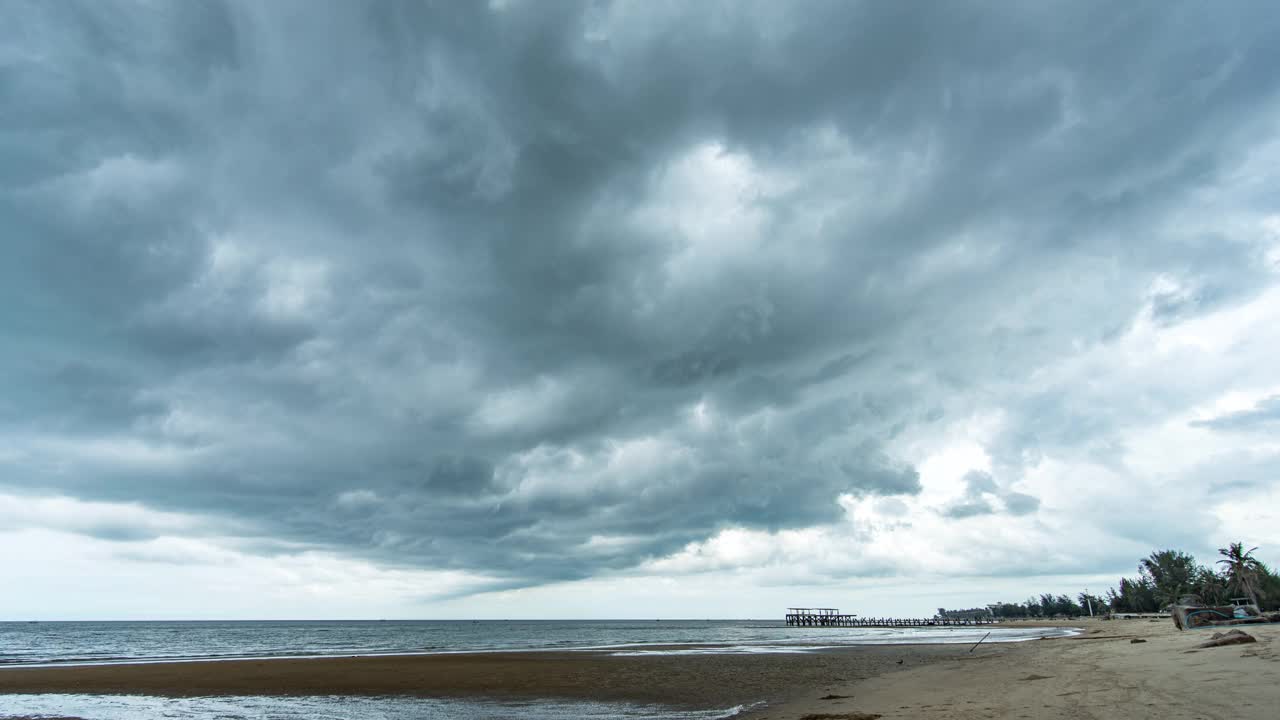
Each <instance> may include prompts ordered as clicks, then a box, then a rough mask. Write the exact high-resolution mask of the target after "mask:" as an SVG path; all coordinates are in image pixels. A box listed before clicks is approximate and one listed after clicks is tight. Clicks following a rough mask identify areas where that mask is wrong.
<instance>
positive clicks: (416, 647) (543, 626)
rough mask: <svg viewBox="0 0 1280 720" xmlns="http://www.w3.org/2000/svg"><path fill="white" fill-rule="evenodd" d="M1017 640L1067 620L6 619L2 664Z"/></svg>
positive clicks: (1057, 631)
mask: <svg viewBox="0 0 1280 720" xmlns="http://www.w3.org/2000/svg"><path fill="white" fill-rule="evenodd" d="M988 632H990V633H991V637H989V638H988V639H987V640H986V642H1017V641H1022V640H1034V639H1036V638H1040V637H1052V636H1057V635H1064V634H1069V633H1070V632H1071V631H1070V630H1066V629H1063V628H1014V627H999V626H995V627H992V626H977V627H960V628H942V627H921V628H806V627H787V626H786V625H785V624H784V623H783V622H782V621H781V620H662V621H655V620H647V621H639V620H579V621H563V620H510V621H508V620H480V621H471V620H466V621H458V620H443V621H442V620H395V621H238V622H39V623H15V622H8V623H0V667H3V666H15V665H22V666H30V665H73V664H74V665H83V664H100V663H121V662H154V661H159V660H163V661H175V660H218V659H227V660H230V659H244V658H285V657H314V656H350V655H400V654H436V653H454V652H494V651H531V650H569V651H606V652H614V653H618V654H624V653H625V654H632V653H638V652H645V653H659V652H661V653H686V652H688V653H693V652H697V653H704V652H705V653H723V652H733V653H759V652H766V653H767V652H809V651H813V650H817V649H821V648H830V647H839V646H846V645H880V644H919V643H973V642H977V641H978V640H979V639H981V638H982V637H983V636H984V635H986V634H987V633H988Z"/></svg>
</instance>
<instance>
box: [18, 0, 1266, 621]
mask: <svg viewBox="0 0 1280 720" xmlns="http://www.w3.org/2000/svg"><path fill="white" fill-rule="evenodd" d="M1276 37H1280V10H1277V9H1276V6H1275V5H1274V4H1273V3H1269V2H1261V1H1260V2H1244V1H1242V2H1238V3H1231V4H1230V6H1229V7H1227V6H1223V5H1220V4H1216V3H1198V4H1194V3H1170V2H1165V1H1161V2H1152V3H1138V2H1132V3H1130V2H1126V3H1115V2H1105V3H1088V2H1076V1H1073V2H1063V3H1054V2H1035V3H1015V2H981V3H972V4H971V3H964V2H945V3H894V2H876V3H859V2H852V1H848V2H834V3H822V2H781V1H779V0H770V1H768V2H747V1H735V2H713V1H711V0H707V1H705V2H685V3H666V2H650V1H648V0H645V1H637V2H620V3H610V2H594V3H571V2H543V1H539V2H532V1H521V0H492V1H491V2H489V3H487V4H486V3H483V2H444V3H438V4H434V3H423V2H404V3H399V2H391V1H389V0H388V1H385V2H370V3H360V2H326V3H317V2H288V1H286V0H273V1H272V2H243V3H239V2H230V3H228V2H215V1H209V2H200V3H195V2H177V3H174V2H141V1H139V2H71V1H69V0H68V1H66V2H42V1H32V2H22V1H21V0H8V1H6V2H4V3H3V5H0V250H2V251H3V252H2V255H0V554H2V555H3V568H2V570H0V572H2V573H3V575H0V577H2V578H3V583H2V584H3V586H4V587H5V592H3V593H0V618H9V619H27V618H149V617H192V618H214V617H648V616H662V617H710V616H729V617H734V616H738V617H741V616H753V617H780V615H781V613H782V612H783V608H785V607H786V606H787V605H803V604H817V605H831V606H838V607H842V608H845V609H846V610H847V611H851V612H863V613H872V614H890V613H897V614H901V613H904V612H906V613H916V612H932V610H933V609H935V608H936V607H938V606H940V605H947V606H958V605H972V604H983V603H986V602H990V601H996V600H1002V599H1003V600H1021V599H1024V598H1025V597H1026V596H1027V595H1028V594H1030V593H1032V592H1039V591H1043V590H1054V591H1069V592H1072V593H1073V594H1074V593H1075V592H1078V591H1079V590H1080V589H1083V588H1084V587H1086V586H1088V587H1089V588H1090V589H1091V590H1094V591H1095V592H1100V591H1101V590H1102V589H1104V587H1105V585H1106V584H1107V583H1114V582H1115V579H1116V578H1117V577H1118V576H1119V574H1120V573H1128V574H1133V573H1134V571H1135V566H1136V563H1137V560H1138V559H1139V558H1140V557H1142V556H1143V555H1145V554H1147V553H1148V552H1150V551H1151V550H1153V549H1157V548H1165V547H1177V548H1182V549H1185V550H1189V551H1192V552H1194V553H1196V554H1197V555H1198V556H1199V557H1200V558H1201V559H1202V560H1206V561H1207V560H1210V559H1211V557H1210V555H1212V554H1213V552H1214V549H1215V548H1217V547H1219V546H1221V545H1225V544H1226V543H1227V542H1230V541H1236V540H1240V541H1243V542H1245V543H1246V546H1251V545H1260V546H1262V549H1261V550H1260V551H1259V553H1258V554H1259V555H1260V556H1261V557H1262V558H1263V559H1264V560H1267V561H1271V562H1275V561H1280V483H1278V482H1277V481H1278V480H1280V432H1278V431H1280V365H1278V364H1277V361H1276V358H1277V356H1280V201H1277V198H1280V72H1277V71H1276V68H1280V43H1277V42H1276Z"/></svg>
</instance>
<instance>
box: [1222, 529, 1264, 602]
mask: <svg viewBox="0 0 1280 720" xmlns="http://www.w3.org/2000/svg"><path fill="white" fill-rule="evenodd" d="M1257 549H1258V548H1256V547H1253V548H1249V549H1248V550H1245V549H1244V543H1239V542H1234V543H1231V544H1230V545H1228V546H1226V547H1224V548H1218V554H1219V555H1221V556H1222V559H1221V560H1219V561H1218V564H1219V565H1222V566H1223V571H1224V573H1225V574H1226V576H1227V587H1228V588H1230V589H1231V590H1234V591H1236V592H1241V593H1244V594H1245V595H1247V596H1248V598H1249V600H1250V602H1252V603H1253V604H1254V605H1257V604H1258V580H1259V575H1260V574H1261V572H1262V571H1264V570H1265V568H1264V567H1263V565H1262V563H1261V562H1260V561H1259V560H1258V559H1257V558H1255V557H1254V556H1253V551H1254V550H1257Z"/></svg>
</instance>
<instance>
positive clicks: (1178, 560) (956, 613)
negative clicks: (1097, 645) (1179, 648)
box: [938, 542, 1280, 618]
mask: <svg viewBox="0 0 1280 720" xmlns="http://www.w3.org/2000/svg"><path fill="white" fill-rule="evenodd" d="M1255 550H1257V548H1256V547H1255V548H1250V549H1248V550H1246V549H1245V548H1244V543H1238V542H1237V543H1231V544H1230V545H1228V546H1227V547H1225V548H1220V549H1219V550H1218V555H1219V558H1218V560H1217V561H1216V562H1215V563H1214V564H1212V565H1201V564H1199V563H1197V562H1196V559H1195V558H1194V557H1193V556H1192V555H1191V554H1189V553H1185V552H1182V551H1181V550H1157V551H1155V552H1153V553H1151V554H1150V555H1148V556H1147V557H1145V558H1143V559H1142V560H1141V561H1139V562H1138V575H1137V577H1132V578H1129V577H1122V578H1120V582H1119V583H1118V584H1117V586H1116V587H1113V588H1110V589H1108V590H1107V591H1106V593H1105V594H1104V595H1091V594H1089V593H1088V592H1081V593H1079V594H1078V595H1076V596H1075V597H1074V598H1073V597H1070V596H1068V595H1053V594H1051V593H1044V594H1042V595H1039V596H1038V597H1031V598H1028V599H1027V600H1026V601H1025V602H1020V603H1011V602H998V603H992V604H990V605H987V606H986V607H985V608H969V609H967V610H946V609H944V608H939V609H938V617H940V618H958V617H996V618H1047V617H1080V616H1082V615H1089V614H1095V615H1103V614H1106V613H1107V612H1117V613H1146V612H1159V611H1161V610H1163V609H1164V608H1167V607H1168V606H1169V605H1172V604H1175V603H1177V602H1179V601H1181V600H1182V599H1184V598H1188V597H1189V596H1190V599H1192V600H1193V601H1195V602H1202V603H1204V604H1206V605H1226V604H1228V603H1230V602H1231V600H1233V599H1236V598H1244V599H1247V600H1249V601H1250V602H1253V603H1254V604H1256V605H1258V606H1259V607H1260V608H1262V609H1264V610H1272V609H1276V608H1280V575H1278V574H1277V573H1276V572H1275V571H1273V570H1272V569H1271V568H1270V567H1268V566H1267V565H1266V564H1265V563H1263V562H1262V561H1261V560H1259V559H1257V558H1256V557H1254V556H1253V553H1254V551H1255ZM1090 610H1092V613H1090Z"/></svg>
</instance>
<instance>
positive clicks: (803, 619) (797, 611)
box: [787, 608, 996, 628]
mask: <svg viewBox="0 0 1280 720" xmlns="http://www.w3.org/2000/svg"><path fill="white" fill-rule="evenodd" d="M995 624H996V621H995V620H994V619H990V618H977V619H964V620H950V619H945V620H944V619H939V618H929V619H927V620H926V619H919V618H864V617H858V616H857V615H852V614H848V613H841V612H840V610H839V608H787V625H790V626H793V627H871V628H908V627H974V626H977V625H995Z"/></svg>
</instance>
